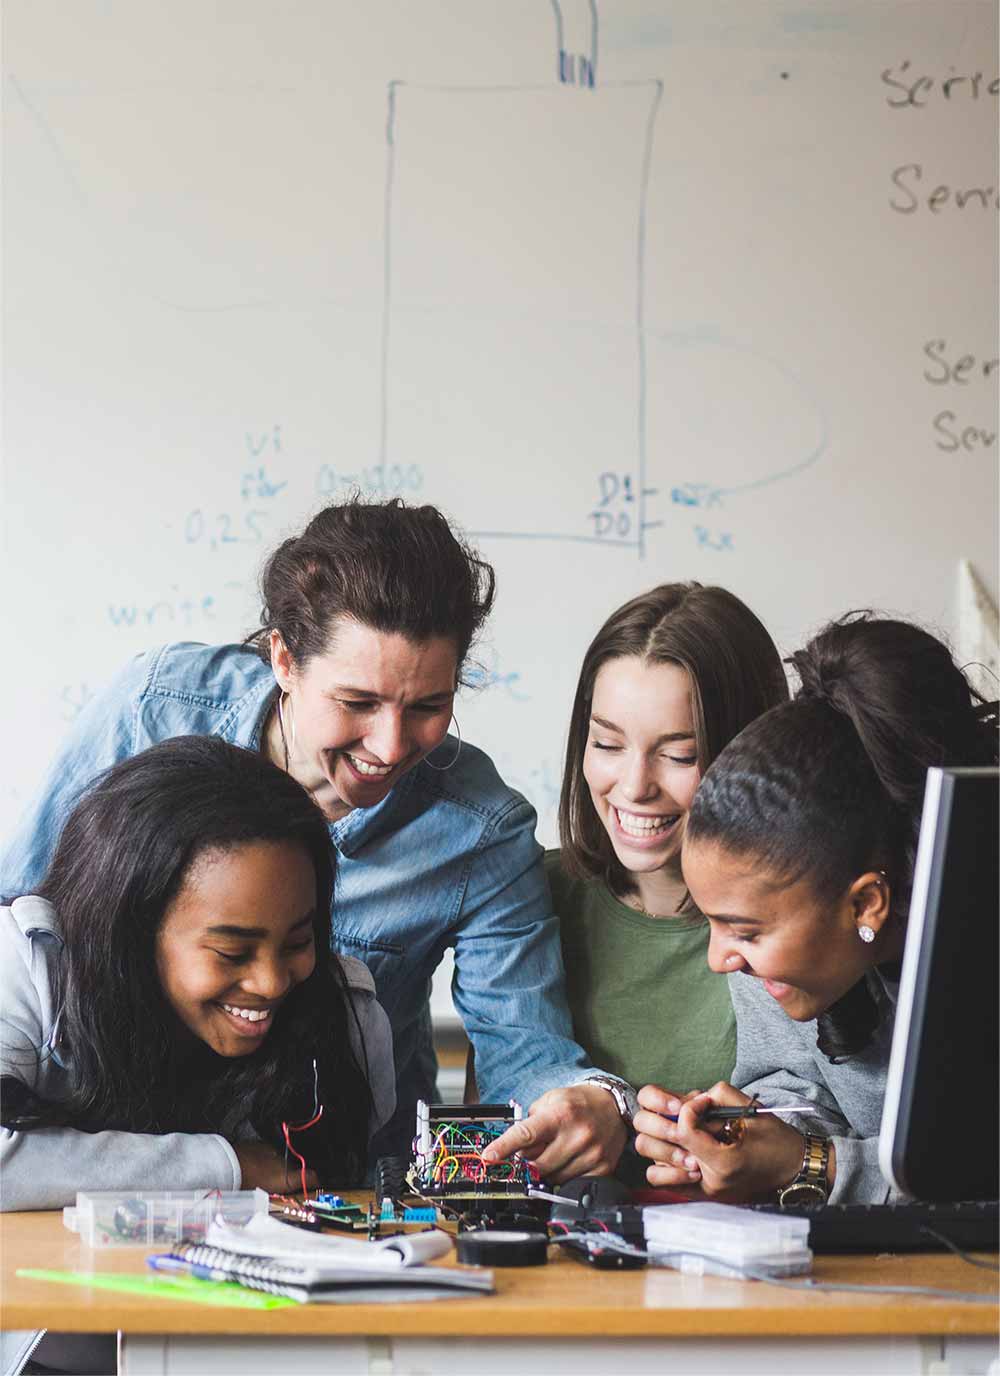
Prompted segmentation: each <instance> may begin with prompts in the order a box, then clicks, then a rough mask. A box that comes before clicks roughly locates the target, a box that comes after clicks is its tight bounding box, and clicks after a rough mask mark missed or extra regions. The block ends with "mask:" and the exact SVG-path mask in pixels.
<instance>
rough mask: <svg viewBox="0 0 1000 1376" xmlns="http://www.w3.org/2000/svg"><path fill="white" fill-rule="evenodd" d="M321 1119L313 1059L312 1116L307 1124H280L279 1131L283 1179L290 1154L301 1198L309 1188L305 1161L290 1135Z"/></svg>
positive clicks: (317, 1081) (317, 1083)
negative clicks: (296, 1171) (293, 1162)
mask: <svg viewBox="0 0 1000 1376" xmlns="http://www.w3.org/2000/svg"><path fill="white" fill-rule="evenodd" d="M322 1117H323V1105H322V1104H321V1103H320V1101H319V1071H318V1069H317V1067H316V1060H315V1057H314V1058H313V1116H312V1117H311V1118H310V1119H309V1121H308V1123H282V1125H281V1131H282V1134H283V1135H284V1138H285V1179H286V1180H287V1179H288V1153H289V1152H291V1153H292V1155H293V1156H294V1157H295V1159H296V1161H297V1162H298V1163H299V1171H300V1179H301V1181H302V1195H303V1198H306V1197H308V1194H309V1186H308V1185H307V1184H306V1159H305V1157H304V1156H300V1154H299V1153H298V1152H297V1151H296V1150H295V1148H294V1147H293V1146H292V1139H291V1133H293V1132H305V1130H306V1128H312V1127H315V1126H316V1124H317V1123H318V1122H319V1120H320V1119H321V1118H322Z"/></svg>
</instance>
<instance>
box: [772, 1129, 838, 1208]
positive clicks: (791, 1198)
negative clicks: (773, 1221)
mask: <svg viewBox="0 0 1000 1376" xmlns="http://www.w3.org/2000/svg"><path fill="white" fill-rule="evenodd" d="M829 1165H830V1141H829V1138H827V1137H817V1136H815V1135H814V1134H813V1133H807V1134H806V1146H805V1151H804V1152H803V1153H802V1165H801V1166H800V1167H799V1169H798V1173H797V1174H796V1176H795V1178H794V1179H793V1180H790V1181H789V1182H788V1184H787V1185H786V1186H785V1187H784V1189H781V1190H779V1191H778V1203H779V1205H780V1206H781V1208H783V1209H821V1208H822V1207H823V1205H824V1204H825V1203H826V1201H827V1199H829V1197H830V1184H829V1181H828V1180H827V1178H826V1173H827V1168H828V1167H829Z"/></svg>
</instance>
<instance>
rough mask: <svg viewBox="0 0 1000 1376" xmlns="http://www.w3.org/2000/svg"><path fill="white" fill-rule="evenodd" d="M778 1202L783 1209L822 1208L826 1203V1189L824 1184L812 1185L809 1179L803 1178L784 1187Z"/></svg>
mask: <svg viewBox="0 0 1000 1376" xmlns="http://www.w3.org/2000/svg"><path fill="white" fill-rule="evenodd" d="M778 1203H779V1204H780V1205H781V1207H782V1208H783V1209H822V1207H823V1205H824V1204H825V1203H826V1190H824V1189H823V1187H822V1185H810V1183H809V1181H808V1180H803V1181H800V1182H799V1184H797V1185H789V1186H787V1187H786V1188H785V1189H783V1190H782V1191H781V1194H780V1196H779V1198H778Z"/></svg>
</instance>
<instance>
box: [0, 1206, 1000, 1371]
mask: <svg viewBox="0 0 1000 1376" xmlns="http://www.w3.org/2000/svg"><path fill="white" fill-rule="evenodd" d="M145 1255H146V1254H145V1252H144V1251H142V1250H132V1249H127V1248H122V1249H111V1248H105V1249H95V1250H90V1249H88V1248H85V1247H83V1246H82V1244H81V1243H80V1241H79V1239H78V1238H77V1237H76V1235H75V1234H73V1233H70V1232H68V1231H67V1230H66V1229H65V1228H64V1227H63V1224H62V1217H61V1215H60V1214H59V1213H41V1214H6V1215H3V1216H0V1267H2V1272H0V1326H2V1327H3V1328H5V1329H13V1328H18V1329H20V1328H42V1327H49V1328H54V1329H59V1330H62V1331H65V1332H72V1331H76V1332H109V1331H112V1330H114V1329H118V1330H120V1331H121V1332H122V1334H123V1335H124V1336H123V1342H122V1366H121V1370H122V1371H123V1372H125V1373H128V1376H136V1373H148V1372H156V1373H170V1374H171V1376H173V1374H174V1373H192V1374H193V1373H204V1372H206V1371H211V1372H212V1373H213V1376H223V1374H224V1373H228V1372H234V1373H235V1372H240V1373H250V1372H265V1371H266V1372H269V1373H274V1372H284V1371H294V1372H295V1373H296V1376H299V1373H309V1372H321V1371H322V1372H327V1373H330V1372H336V1373H345V1374H346V1376H353V1373H359V1374H362V1373H363V1376H376V1374H378V1376H432V1374H433V1373H438V1372H442V1373H445V1372H446V1373H448V1376H457V1373H459V1372H462V1373H463V1376H465V1373H470V1376H472V1374H474V1376H501V1373H502V1376H512V1373H516V1376H531V1373H534V1372H545V1373H546V1376H548V1374H549V1373H551V1374H552V1376H555V1373H562V1372H566V1373H569V1372H573V1373H588V1372H592V1373H598V1372H600V1373H601V1376H606V1373H608V1372H612V1371H614V1372H621V1373H623V1376H624V1373H626V1372H627V1373H628V1376H646V1374H647V1373H654V1372H655V1373H656V1376H661V1373H662V1372H663V1371H664V1370H665V1369H666V1367H667V1366H668V1365H669V1366H670V1367H671V1369H672V1371H673V1372H685V1373H686V1372H688V1371H697V1372H698V1373H699V1376H717V1374H718V1376H723V1374H724V1376H756V1373H767V1376H774V1373H775V1372H776V1371H785V1370H788V1371H793V1370H795V1371H804V1370H808V1371H809V1373H810V1376H834V1374H836V1376H842V1373H843V1372H845V1371H848V1370H849V1371H857V1372H869V1371H871V1372H876V1371H877V1372H878V1373H879V1376H895V1373H897V1372H898V1373H904V1372H906V1373H917V1372H928V1371H931V1370H935V1369H936V1370H938V1371H941V1372H945V1371H948V1370H955V1371H961V1372H963V1373H966V1372H984V1373H985V1372H986V1371H987V1370H988V1367H989V1362H990V1360H991V1358H992V1357H995V1356H996V1353H997V1347H996V1338H995V1335H996V1332H997V1310H996V1308H995V1307H994V1306H992V1305H985V1304H971V1303H960V1302H953V1301H950V1300H935V1299H926V1298H919V1297H904V1296H889V1295H881V1296H880V1295H857V1294H851V1293H843V1294H825V1293H820V1294H815V1295H810V1294H807V1293H802V1292H799V1291H793V1290H783V1289H779V1288H777V1287H773V1286H768V1285H763V1284H758V1283H754V1282H743V1281H735V1280H722V1279H720V1278H718V1277H694V1276H685V1275H682V1274H680V1273H679V1272H676V1271H671V1270H666V1269H658V1268H657V1269H649V1270H645V1271H638V1272H634V1271H633V1272H603V1271H593V1270H590V1269H589V1268H587V1267H585V1266H583V1265H582V1264H580V1263H579V1262H576V1261H573V1260H571V1259H569V1258H567V1257H564V1256H562V1255H561V1254H559V1255H554V1256H553V1257H552V1259H551V1260H550V1262H549V1264H548V1265H547V1266H545V1267H536V1268H531V1269H525V1270H498V1271H497V1272H496V1279H497V1293H496V1294H495V1295H493V1296H488V1297H476V1298H472V1299H460V1300H435V1301H429V1302H425V1303H407V1304H387V1305H378V1304H351V1305H340V1304H322V1305H320V1304H317V1305H303V1306H301V1307H296V1308H294V1309H280V1310H274V1311H265V1312H258V1311H252V1310H246V1309H222V1308H216V1307H209V1306H205V1305H197V1304H190V1303H184V1302H179V1301H170V1300H148V1299H145V1298H143V1297H139V1296H132V1295H125V1294H122V1295H118V1294H113V1293H110V1292H107V1291H101V1290H92V1289H90V1288H88V1287H83V1286H68V1285H56V1284H52V1283H49V1282H44V1281H37V1280H26V1279H22V1278H19V1277H18V1276H16V1274H15V1272H16V1270H17V1269H18V1268H19V1267H44V1268H53V1269H58V1270H77V1271H81V1272H107V1271H125V1272H132V1273H142V1274H144V1273H146V1268H145V1265H144V1259H145ZM814 1276H815V1278H816V1279H818V1280H827V1281H850V1282H869V1283H880V1284H901V1285H935V1286H942V1287H948V1288H952V1289H955V1290H966V1291H974V1292H976V1293H980V1294H994V1293H995V1291H996V1283H997V1278H996V1275H995V1274H991V1273H990V1272H988V1271H985V1270H981V1269H978V1268H974V1267H972V1266H968V1265H966V1264H964V1263H963V1262H961V1261H960V1260H959V1259H958V1258H957V1257H952V1256H937V1255H922V1256H893V1257H820V1258H817V1260H816V1263H815V1268H814ZM942 1354H945V1356H946V1357H948V1358H949V1359H950V1360H951V1361H952V1362H954V1360H955V1359H956V1358H957V1357H959V1356H960V1357H961V1365H952V1366H950V1367H940V1366H939V1367H937V1368H935V1367H933V1366H932V1365H930V1364H929V1363H931V1362H934V1361H940V1360H941V1358H942Z"/></svg>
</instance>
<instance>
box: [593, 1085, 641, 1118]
mask: <svg viewBox="0 0 1000 1376" xmlns="http://www.w3.org/2000/svg"><path fill="white" fill-rule="evenodd" d="M583 1083H584V1084H586V1085H600V1086H601V1088H602V1089H606V1090H607V1091H608V1093H609V1094H610V1095H611V1097H612V1098H613V1099H614V1101H615V1107H616V1108H617V1109H618V1112H619V1114H620V1115H621V1118H622V1121H623V1122H624V1123H625V1124H626V1125H627V1126H628V1127H631V1126H632V1120H633V1119H634V1118H635V1115H636V1114H637V1113H638V1112H639V1099H638V1096H637V1095H636V1092H635V1090H634V1089H633V1088H632V1086H631V1085H630V1084H629V1083H628V1081H627V1080H618V1079H616V1078H615V1077H614V1076H613V1075H588V1076H587V1078H586V1080H584V1081H583Z"/></svg>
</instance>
